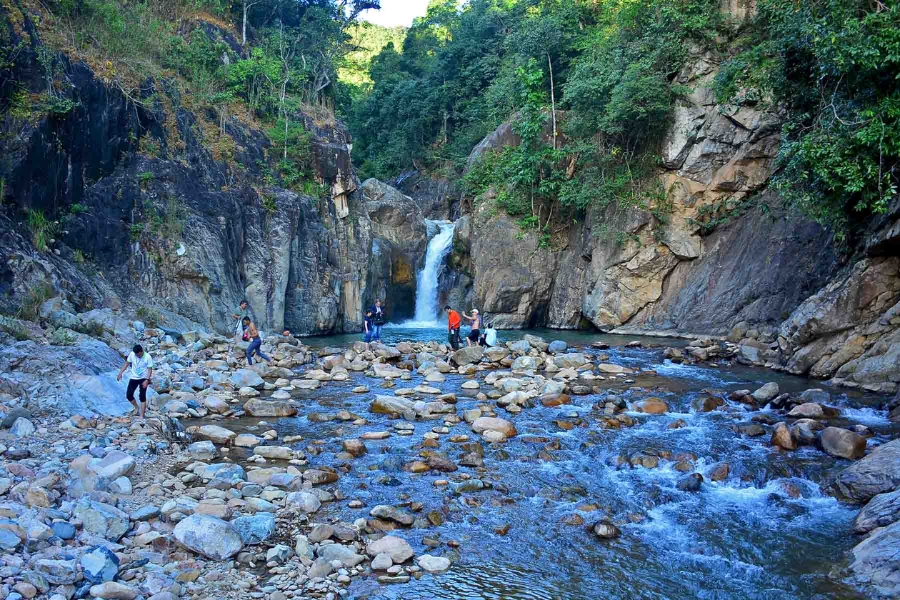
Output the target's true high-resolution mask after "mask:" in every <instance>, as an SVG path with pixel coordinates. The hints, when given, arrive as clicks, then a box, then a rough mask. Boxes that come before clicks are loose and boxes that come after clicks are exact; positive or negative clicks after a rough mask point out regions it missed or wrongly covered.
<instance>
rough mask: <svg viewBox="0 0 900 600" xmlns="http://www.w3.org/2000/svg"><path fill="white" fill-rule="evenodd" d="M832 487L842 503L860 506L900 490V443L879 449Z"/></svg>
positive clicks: (854, 465) (886, 445) (837, 478)
mask: <svg viewBox="0 0 900 600" xmlns="http://www.w3.org/2000/svg"><path fill="white" fill-rule="evenodd" d="M831 487H832V491H833V492H834V493H835V495H836V496H837V497H838V498H839V499H841V500H846V501H848V502H858V503H861V502H867V501H868V500H870V499H871V498H873V497H874V496H876V495H878V494H882V493H884V492H892V491H894V490H895V489H897V488H900V440H894V441H892V442H888V443H887V444H884V445H881V446H878V447H877V448H875V450H873V451H872V453H871V454H869V455H868V456H866V457H865V458H863V459H861V460H860V461H859V462H856V463H854V464H852V465H850V466H849V467H847V468H846V469H844V470H843V471H841V473H839V474H838V475H837V477H835V480H834V482H833V484H832V486H831Z"/></svg>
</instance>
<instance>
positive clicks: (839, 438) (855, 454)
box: [819, 427, 866, 460]
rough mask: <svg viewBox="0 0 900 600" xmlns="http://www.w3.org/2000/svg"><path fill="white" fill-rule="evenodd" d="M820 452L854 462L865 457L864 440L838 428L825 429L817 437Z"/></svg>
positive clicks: (855, 434)
mask: <svg viewBox="0 0 900 600" xmlns="http://www.w3.org/2000/svg"><path fill="white" fill-rule="evenodd" d="M819 443H820V444H821V445H822V450H824V451H825V452H827V453H828V454H830V455H832V456H836V457H838V458H847V459H850V460H856V459H859V458H862V457H863V456H865V455H866V438H864V437H863V436H861V435H859V434H858V433H855V432H853V431H850V430H848V429H841V428H840V427H826V428H825V431H823V432H822V435H821V436H819Z"/></svg>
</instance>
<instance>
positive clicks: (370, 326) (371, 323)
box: [363, 308, 375, 352]
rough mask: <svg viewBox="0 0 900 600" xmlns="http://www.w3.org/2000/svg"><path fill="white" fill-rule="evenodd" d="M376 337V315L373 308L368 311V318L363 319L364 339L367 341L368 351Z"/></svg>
mask: <svg viewBox="0 0 900 600" xmlns="http://www.w3.org/2000/svg"><path fill="white" fill-rule="evenodd" d="M374 337H375V317H374V316H373V314H372V309H371V308H370V309H369V310H367V311H366V318H364V319H363V341H364V342H365V343H366V352H368V351H369V344H370V343H371V342H372V340H373V339H374Z"/></svg>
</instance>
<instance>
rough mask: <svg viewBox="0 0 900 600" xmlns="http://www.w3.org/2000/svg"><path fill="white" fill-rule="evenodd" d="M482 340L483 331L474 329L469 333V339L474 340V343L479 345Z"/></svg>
mask: <svg viewBox="0 0 900 600" xmlns="http://www.w3.org/2000/svg"><path fill="white" fill-rule="evenodd" d="M480 338H481V330H480V329H473V330H472V331H470V332H469V339H470V340H472V341H473V342H476V343H477V342H478V340H479V339H480Z"/></svg>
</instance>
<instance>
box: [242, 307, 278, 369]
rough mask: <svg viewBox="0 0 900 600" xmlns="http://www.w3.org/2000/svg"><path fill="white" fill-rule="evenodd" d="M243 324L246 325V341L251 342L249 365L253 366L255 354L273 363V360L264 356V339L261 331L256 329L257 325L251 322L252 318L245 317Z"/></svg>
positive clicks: (248, 351) (248, 355)
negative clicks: (260, 334)
mask: <svg viewBox="0 0 900 600" xmlns="http://www.w3.org/2000/svg"><path fill="white" fill-rule="evenodd" d="M241 322H242V323H243V324H244V341H247V342H250V345H249V346H247V364H248V365H252V364H253V355H254V354H256V355H257V356H259V357H260V358H261V359H263V360H264V361H266V362H272V359H271V358H269V357H268V356H266V355H265V354H263V353H262V350H260V348H261V347H262V338H260V336H259V331H258V330H257V329H256V325H254V324H253V321H251V320H250V317H244V318H243V319H242V320H241Z"/></svg>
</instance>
